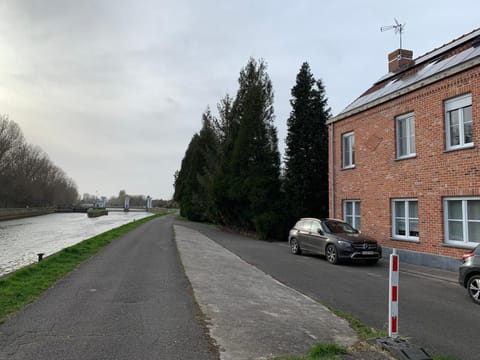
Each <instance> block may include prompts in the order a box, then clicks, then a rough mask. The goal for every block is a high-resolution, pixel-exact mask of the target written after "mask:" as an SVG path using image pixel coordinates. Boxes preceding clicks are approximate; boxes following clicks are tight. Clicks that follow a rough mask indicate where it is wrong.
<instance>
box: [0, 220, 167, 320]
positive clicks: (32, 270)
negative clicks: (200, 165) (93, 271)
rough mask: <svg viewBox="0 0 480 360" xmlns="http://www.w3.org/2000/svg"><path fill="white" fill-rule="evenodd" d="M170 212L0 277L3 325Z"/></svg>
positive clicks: (96, 238)
mask: <svg viewBox="0 0 480 360" xmlns="http://www.w3.org/2000/svg"><path fill="white" fill-rule="evenodd" d="M169 213H170V212H165V213H163V214H159V215H152V216H149V217H146V218H143V219H140V220H137V221H133V222H130V223H128V224H125V225H122V226H120V227H117V228H115V229H112V230H109V231H106V232H104V233H102V234H99V235H97V236H94V237H92V238H90V239H87V240H84V241H82V242H80V243H78V244H76V245H73V246H70V247H68V248H65V249H63V250H61V251H59V252H58V253H56V254H54V255H52V256H49V257H48V258H46V259H44V260H43V261H41V262H38V263H35V264H32V265H29V266H27V267H25V268H23V269H20V270H17V271H15V272H13V273H11V274H9V275H7V276H5V277H3V278H0V324H1V323H3V322H4V321H5V320H6V319H7V316H8V315H10V314H12V313H14V312H16V311H18V310H20V309H21V308H23V307H24V306H25V305H27V304H29V303H31V302H32V301H34V300H35V299H36V298H37V297H38V296H39V295H40V294H41V293H42V292H44V291H45V290H47V289H48V288H50V287H51V286H52V285H53V284H54V283H55V282H56V281H57V280H58V279H60V278H62V277H64V276H65V275H66V274H68V273H69V272H71V271H72V270H74V269H75V268H76V267H77V266H78V265H79V264H80V263H82V262H83V261H85V260H87V259H88V258H90V257H91V256H92V255H94V254H96V253H97V252H98V251H99V250H100V249H101V248H102V247H104V246H105V245H107V244H109V243H110V242H111V241H112V240H114V239H116V238H118V237H120V236H122V235H124V234H126V233H127V232H129V231H131V230H133V229H134V228H136V227H138V226H140V225H141V224H143V223H145V222H147V221H149V220H152V219H153V218H156V217H158V216H161V215H167V214H169Z"/></svg>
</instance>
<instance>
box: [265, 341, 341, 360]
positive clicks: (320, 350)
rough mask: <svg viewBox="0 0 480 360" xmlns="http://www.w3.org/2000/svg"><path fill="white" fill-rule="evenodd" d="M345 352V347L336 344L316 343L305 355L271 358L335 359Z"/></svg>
mask: <svg viewBox="0 0 480 360" xmlns="http://www.w3.org/2000/svg"><path fill="white" fill-rule="evenodd" d="M347 353H348V351H347V348H345V347H343V346H339V345H337V344H318V345H316V346H314V347H313V348H312V349H311V350H310V351H309V352H308V354H307V355H306V356H281V357H276V358H273V359H272V360H336V359H338V357H337V355H341V354H347Z"/></svg>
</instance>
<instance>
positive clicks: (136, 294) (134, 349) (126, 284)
mask: <svg viewBox="0 0 480 360" xmlns="http://www.w3.org/2000/svg"><path fill="white" fill-rule="evenodd" d="M173 219H174V216H168V217H161V218H158V219H155V220H152V221H150V222H148V223H146V224H144V225H142V226H141V227H139V228H137V229H135V230H133V231H132V232H130V233H128V234H127V235H126V236H124V237H122V238H120V239H118V240H116V241H114V242H112V243H111V244H110V245H108V246H107V247H105V248H104V249H102V251H100V252H99V253H98V254H97V255H96V256H94V257H93V258H91V259H90V260H89V261H87V262H86V263H84V264H82V265H81V266H80V267H79V268H78V269H77V270H76V271H74V272H73V273H71V274H70V275H68V276H67V277H65V278H64V279H62V280H60V281H59V282H57V283H56V284H55V285H54V286H53V287H52V288H51V289H50V290H48V291H47V292H45V293H44V294H43V295H42V296H41V297H40V298H39V299H38V300H37V301H36V302H34V303H32V304H31V305H30V306H28V307H26V308H25V309H24V310H23V311H21V312H19V313H18V314H16V315H15V316H14V317H12V318H11V319H9V320H8V321H7V322H6V323H4V324H2V325H0V359H12V360H14V359H22V360H28V359H35V360H47V359H48V360H77V359H82V360H88V359H92V360H108V359H112V360H113V359H115V360H121V359H125V360H127V359H128V360H132V359H135V360H138V359H145V360H146V359H169V360H170V359H182V360H185V359H187V360H188V359H192V360H193V359H195V360H213V359H218V358H219V355H218V351H217V349H215V348H213V347H212V346H211V345H210V339H209V338H208V336H207V335H206V332H205V329H204V328H203V327H202V326H201V325H200V324H201V321H199V320H198V319H197V308H196V305H195V303H194V301H193V297H192V292H191V289H190V285H189V282H188V280H187V279H186V277H185V275H184V272H183V269H182V268H181V265H180V261H179V256H178V253H177V249H176V246H175V242H174V240H173V230H172V222H173Z"/></svg>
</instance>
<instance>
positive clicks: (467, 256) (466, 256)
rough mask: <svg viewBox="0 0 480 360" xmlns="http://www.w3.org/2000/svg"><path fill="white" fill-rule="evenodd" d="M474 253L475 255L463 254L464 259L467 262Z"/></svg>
mask: <svg viewBox="0 0 480 360" xmlns="http://www.w3.org/2000/svg"><path fill="white" fill-rule="evenodd" d="M474 255H475V254H474V253H468V254H465V255H463V256H462V261H463V262H465V261H467V259H468V258H471V257H472V256H474Z"/></svg>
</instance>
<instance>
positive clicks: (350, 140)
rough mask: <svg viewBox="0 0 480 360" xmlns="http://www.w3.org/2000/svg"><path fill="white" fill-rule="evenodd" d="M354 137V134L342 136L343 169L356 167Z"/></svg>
mask: <svg viewBox="0 0 480 360" xmlns="http://www.w3.org/2000/svg"><path fill="white" fill-rule="evenodd" d="M353 145H354V137H353V132H350V133H347V134H343V135H342V167H343V168H344V169H345V168H352V167H355V153H354V150H353Z"/></svg>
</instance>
